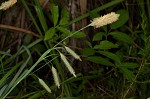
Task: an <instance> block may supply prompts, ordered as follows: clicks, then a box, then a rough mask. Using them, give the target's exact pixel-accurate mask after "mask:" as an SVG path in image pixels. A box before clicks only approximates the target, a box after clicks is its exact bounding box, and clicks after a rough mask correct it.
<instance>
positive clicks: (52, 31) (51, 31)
mask: <svg viewBox="0 0 150 99" xmlns="http://www.w3.org/2000/svg"><path fill="white" fill-rule="evenodd" d="M54 35H55V28H54V27H52V28H50V29H49V30H48V31H47V32H46V33H45V37H44V40H48V39H51V38H52V37H53V36H54Z"/></svg>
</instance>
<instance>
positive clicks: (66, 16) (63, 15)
mask: <svg viewBox="0 0 150 99" xmlns="http://www.w3.org/2000/svg"><path fill="white" fill-rule="evenodd" d="M68 20H69V12H68V11H67V9H65V8H63V9H62V11H61V20H60V22H59V25H66V24H68Z"/></svg>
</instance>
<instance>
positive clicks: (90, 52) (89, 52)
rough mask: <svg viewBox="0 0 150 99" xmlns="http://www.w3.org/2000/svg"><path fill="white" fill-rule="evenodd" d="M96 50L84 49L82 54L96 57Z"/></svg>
mask: <svg viewBox="0 0 150 99" xmlns="http://www.w3.org/2000/svg"><path fill="white" fill-rule="evenodd" d="M94 53H95V50H94V49H93V48H84V49H83V52H82V54H83V55H84V56H91V55H94Z"/></svg>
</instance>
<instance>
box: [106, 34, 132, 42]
mask: <svg viewBox="0 0 150 99" xmlns="http://www.w3.org/2000/svg"><path fill="white" fill-rule="evenodd" d="M109 35H111V36H113V38H115V39H117V40H120V41H123V42H125V43H128V44H132V43H133V39H132V38H131V37H130V36H128V35H127V34H126V33H122V32H110V33H109Z"/></svg>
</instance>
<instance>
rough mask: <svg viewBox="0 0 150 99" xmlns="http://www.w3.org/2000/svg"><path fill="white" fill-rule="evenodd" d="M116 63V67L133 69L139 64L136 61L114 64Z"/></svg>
mask: <svg viewBox="0 0 150 99" xmlns="http://www.w3.org/2000/svg"><path fill="white" fill-rule="evenodd" d="M116 65H117V66H118V67H123V68H130V69H134V68H137V67H138V66H139V65H138V64H137V63H131V62H125V63H121V64H116Z"/></svg>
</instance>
